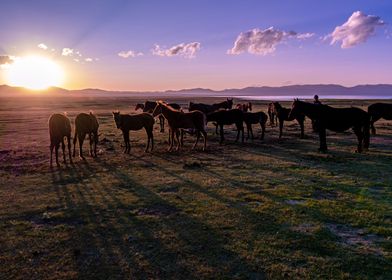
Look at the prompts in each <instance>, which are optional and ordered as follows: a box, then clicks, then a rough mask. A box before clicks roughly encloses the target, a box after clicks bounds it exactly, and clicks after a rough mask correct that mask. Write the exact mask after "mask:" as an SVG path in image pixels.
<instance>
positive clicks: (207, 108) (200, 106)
mask: <svg viewBox="0 0 392 280" xmlns="http://www.w3.org/2000/svg"><path fill="white" fill-rule="evenodd" d="M231 108H233V99H229V98H227V99H226V101H223V102H220V103H214V104H212V105H210V104H204V103H193V102H189V112H191V111H196V110H198V111H202V112H203V113H204V114H206V115H207V114H209V113H212V112H214V111H216V110H219V109H231Z"/></svg>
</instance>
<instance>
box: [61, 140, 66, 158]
mask: <svg viewBox="0 0 392 280" xmlns="http://www.w3.org/2000/svg"><path fill="white" fill-rule="evenodd" d="M61 149H62V150H63V159H64V164H65V163H67V160H66V158H65V143H64V138H63V139H62V140H61Z"/></svg>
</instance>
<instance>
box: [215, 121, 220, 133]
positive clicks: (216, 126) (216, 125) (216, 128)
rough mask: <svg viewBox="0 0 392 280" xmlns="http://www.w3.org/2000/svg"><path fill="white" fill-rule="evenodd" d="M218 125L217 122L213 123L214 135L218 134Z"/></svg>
mask: <svg viewBox="0 0 392 280" xmlns="http://www.w3.org/2000/svg"><path fill="white" fill-rule="evenodd" d="M218 126H219V125H218V124H217V123H215V134H216V135H219V131H218Z"/></svg>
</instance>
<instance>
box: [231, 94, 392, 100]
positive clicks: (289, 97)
mask: <svg viewBox="0 0 392 280" xmlns="http://www.w3.org/2000/svg"><path fill="white" fill-rule="evenodd" d="M233 97H234V98H239V99H245V100H279V101H290V100H293V99H294V98H299V99H304V100H306V99H313V96H311V95H302V96H301V95H299V96H298V95H296V96H294V95H270V96H267V95H264V96H254V95H237V96H233ZM319 98H320V99H349V100H350V99H392V96H385V95H319Z"/></svg>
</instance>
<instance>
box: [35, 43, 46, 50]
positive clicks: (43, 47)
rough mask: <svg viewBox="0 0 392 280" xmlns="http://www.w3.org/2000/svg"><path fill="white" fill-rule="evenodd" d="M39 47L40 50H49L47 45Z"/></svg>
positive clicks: (42, 44) (39, 45)
mask: <svg viewBox="0 0 392 280" xmlns="http://www.w3.org/2000/svg"><path fill="white" fill-rule="evenodd" d="M37 47H38V48H40V49H43V50H47V49H48V46H47V45H45V44H44V43H41V44H38V46H37Z"/></svg>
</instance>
